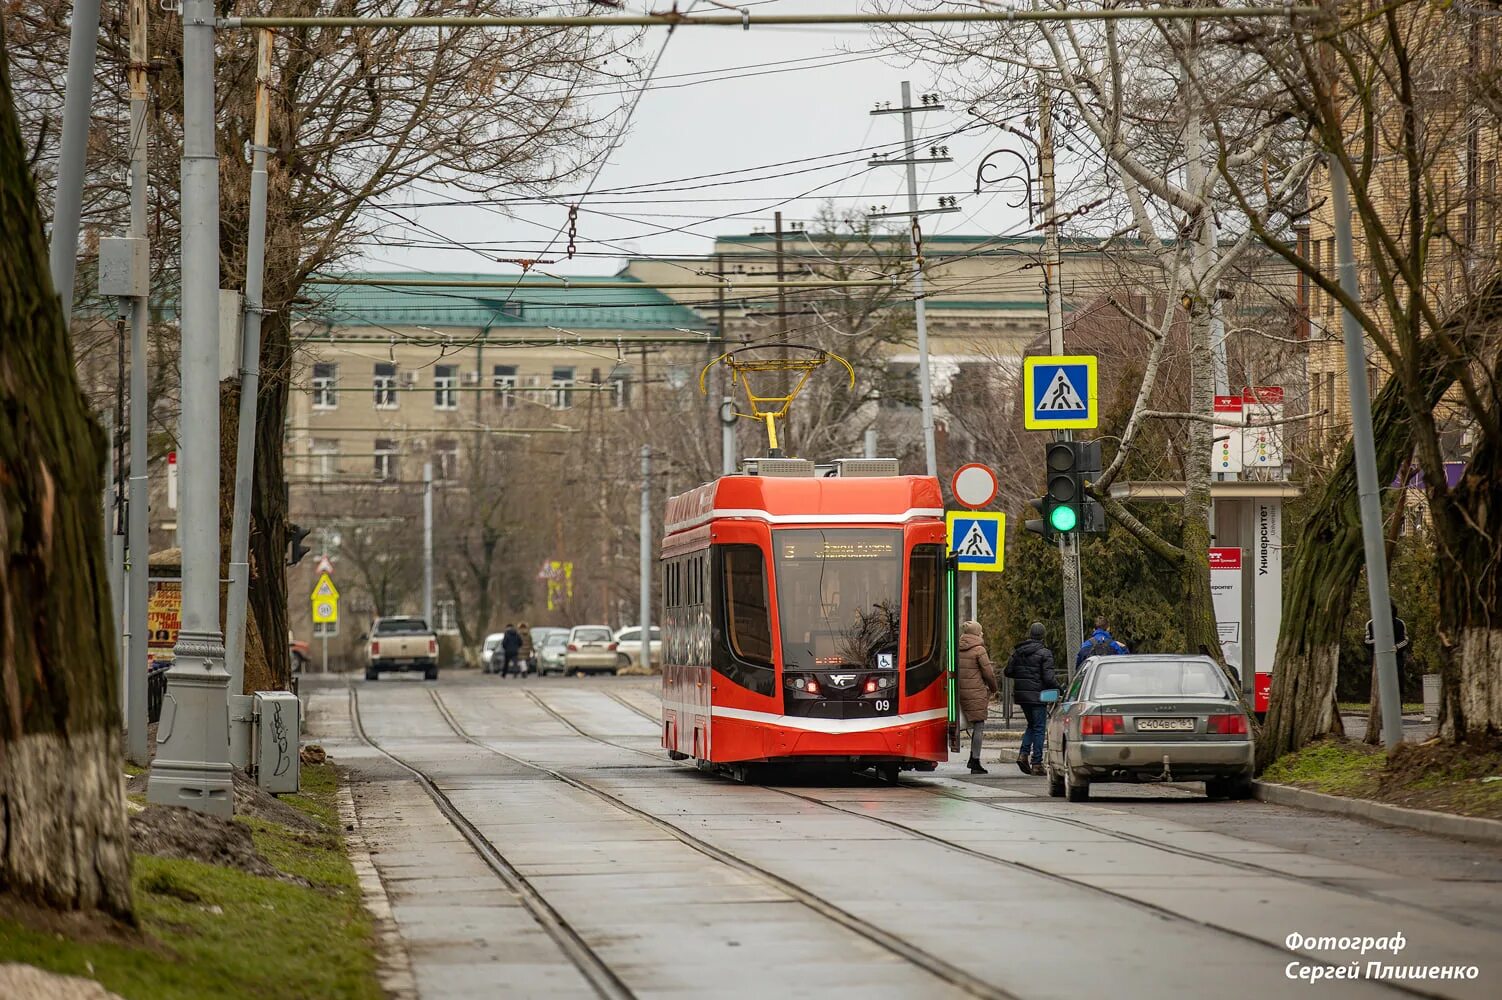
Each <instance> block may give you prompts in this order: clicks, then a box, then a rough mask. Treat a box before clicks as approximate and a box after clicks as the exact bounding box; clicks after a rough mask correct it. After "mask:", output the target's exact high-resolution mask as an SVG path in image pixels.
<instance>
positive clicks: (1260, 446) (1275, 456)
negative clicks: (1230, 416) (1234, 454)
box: [1241, 385, 1283, 469]
mask: <svg viewBox="0 0 1502 1000" xmlns="http://www.w3.org/2000/svg"><path fill="white" fill-rule="evenodd" d="M1241 405H1242V419H1243V420H1244V421H1246V422H1247V423H1248V424H1266V423H1269V422H1272V421H1277V420H1282V419H1283V387H1282V386H1278V385H1258V386H1248V387H1247V388H1246V390H1245V391H1243V392H1242V394H1241ZM1241 463H1242V465H1243V466H1244V467H1245V468H1248V469H1281V468H1283V425H1282V424H1275V425H1274V426H1272V427H1255V426H1252V427H1248V428H1247V429H1246V430H1245V431H1244V432H1243V436H1242V455H1241Z"/></svg>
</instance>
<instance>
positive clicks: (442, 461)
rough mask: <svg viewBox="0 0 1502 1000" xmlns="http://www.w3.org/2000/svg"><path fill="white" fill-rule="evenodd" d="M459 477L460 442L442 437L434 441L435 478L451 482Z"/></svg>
mask: <svg viewBox="0 0 1502 1000" xmlns="http://www.w3.org/2000/svg"><path fill="white" fill-rule="evenodd" d="M457 478H459V442H457V441H453V440H450V439H448V438H442V439H440V440H438V441H435V442H434V443H433V479H434V480H436V481H439V482H451V481H453V480H455V479H457Z"/></svg>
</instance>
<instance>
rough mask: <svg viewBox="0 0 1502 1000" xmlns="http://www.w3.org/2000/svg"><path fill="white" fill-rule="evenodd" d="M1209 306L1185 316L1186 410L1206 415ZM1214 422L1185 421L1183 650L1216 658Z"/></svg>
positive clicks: (1210, 394)
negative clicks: (1212, 486) (1212, 505)
mask: <svg viewBox="0 0 1502 1000" xmlns="http://www.w3.org/2000/svg"><path fill="white" fill-rule="evenodd" d="M1210 320H1211V315H1210V308H1209V304H1208V303H1205V302H1196V303H1195V304H1194V306H1193V307H1192V309H1191V312H1190V317H1189V386H1190V388H1189V411H1190V412H1191V413H1205V414H1208V413H1210V412H1211V411H1212V410H1213V409H1214V405H1213V404H1214V402H1215V364H1214V359H1213V357H1212V350H1211V346H1210V337H1211V327H1210ZM1214 437H1215V425H1213V424H1209V423H1206V422H1205V421H1203V420H1191V421H1189V426H1188V444H1187V452H1186V454H1185V456H1184V536H1183V543H1182V544H1183V548H1184V568H1183V573H1184V648H1185V649H1186V650H1188V651H1189V652H1198V651H1200V650H1204V651H1205V652H1206V653H1208V655H1210V656H1212V657H1214V658H1215V659H1216V660H1217V661H1222V662H1224V661H1223V660H1222V654H1221V649H1220V632H1219V630H1218V629H1217V628H1216V627H1215V605H1214V603H1213V601H1212V600H1211V597H1210V544H1211V538H1210V452H1211V450H1212V449H1213V447H1214V444H1215V441H1214Z"/></svg>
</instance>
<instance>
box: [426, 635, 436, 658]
mask: <svg viewBox="0 0 1502 1000" xmlns="http://www.w3.org/2000/svg"><path fill="white" fill-rule="evenodd" d="M428 655H429V656H437V655H438V640H437V639H429V640H428Z"/></svg>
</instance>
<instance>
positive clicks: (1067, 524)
mask: <svg viewBox="0 0 1502 1000" xmlns="http://www.w3.org/2000/svg"><path fill="white" fill-rule="evenodd" d="M1079 521H1080V519H1079V515H1078V514H1076V513H1075V512H1074V508H1073V507H1055V508H1054V509H1053V510H1051V511H1049V512H1048V523H1049V524H1050V525H1052V526H1053V530H1055V531H1073V530H1074V528H1075V525H1077V524H1079Z"/></svg>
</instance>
